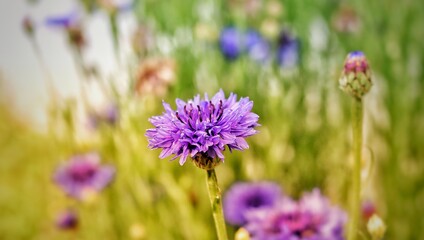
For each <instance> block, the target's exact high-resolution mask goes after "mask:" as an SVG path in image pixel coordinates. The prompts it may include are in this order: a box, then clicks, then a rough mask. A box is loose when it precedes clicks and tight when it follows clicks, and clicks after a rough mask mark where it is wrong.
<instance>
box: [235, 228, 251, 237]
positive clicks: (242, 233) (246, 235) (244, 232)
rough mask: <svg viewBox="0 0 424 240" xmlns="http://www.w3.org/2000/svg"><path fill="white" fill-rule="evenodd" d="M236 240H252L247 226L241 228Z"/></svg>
mask: <svg viewBox="0 0 424 240" xmlns="http://www.w3.org/2000/svg"><path fill="white" fill-rule="evenodd" d="M234 240H250V235H249V232H248V231H247V230H246V229H245V228H239V229H238V230H237V232H236V234H235V236H234Z"/></svg>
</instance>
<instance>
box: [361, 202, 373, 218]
mask: <svg viewBox="0 0 424 240" xmlns="http://www.w3.org/2000/svg"><path fill="white" fill-rule="evenodd" d="M375 213H376V209H375V205H374V203H373V202H372V201H370V200H367V201H364V202H363V203H362V217H363V218H364V219H365V220H367V221H368V220H369V219H370V218H371V216H373V215H374V214H375Z"/></svg>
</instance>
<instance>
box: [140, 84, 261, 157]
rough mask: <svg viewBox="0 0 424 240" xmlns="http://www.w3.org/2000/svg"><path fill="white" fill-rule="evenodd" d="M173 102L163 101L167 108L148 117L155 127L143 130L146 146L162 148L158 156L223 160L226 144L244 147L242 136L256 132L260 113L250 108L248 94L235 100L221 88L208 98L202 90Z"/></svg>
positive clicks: (235, 97)
mask: <svg viewBox="0 0 424 240" xmlns="http://www.w3.org/2000/svg"><path fill="white" fill-rule="evenodd" d="M176 104H177V110H176V111H174V110H172V109H171V106H170V105H169V104H168V103H166V102H163V106H164V108H165V110H166V112H165V113H164V114H163V115H161V116H155V117H152V118H150V119H149V121H150V122H151V123H152V124H153V126H154V127H155V128H153V129H148V130H147V132H146V136H147V138H148V140H149V147H150V148H151V149H156V148H162V152H161V154H160V155H159V157H160V158H165V157H167V156H169V155H171V154H174V157H173V159H175V158H177V157H180V161H179V162H180V164H181V165H183V164H184V163H185V162H186V159H187V157H189V156H190V157H192V158H196V157H202V158H208V159H215V157H218V158H219V159H220V160H223V159H224V155H223V154H222V151H224V150H225V146H227V147H228V148H229V150H230V151H231V149H237V150H243V149H247V148H248V147H249V145H248V144H247V142H246V140H245V139H244V138H245V137H248V136H251V135H254V134H256V133H257V131H256V130H255V129H254V128H255V127H256V126H258V123H257V121H258V119H259V116H258V115H256V114H255V113H252V112H251V110H252V107H253V102H252V101H250V100H249V98H247V97H245V98H241V99H240V100H239V101H237V95H236V94H233V93H231V94H230V96H229V97H228V98H225V94H224V91H222V90H220V91H219V92H218V93H217V94H215V96H214V97H212V99H210V100H209V98H208V95H207V94H205V97H204V99H200V95H197V96H196V97H194V99H193V100H191V99H190V100H188V101H187V102H184V101H183V100H181V99H177V100H176Z"/></svg>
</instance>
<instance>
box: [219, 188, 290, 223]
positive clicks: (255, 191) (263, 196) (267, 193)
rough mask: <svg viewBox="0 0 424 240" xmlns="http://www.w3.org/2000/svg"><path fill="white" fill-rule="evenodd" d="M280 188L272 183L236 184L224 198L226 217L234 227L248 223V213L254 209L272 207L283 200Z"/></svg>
mask: <svg viewBox="0 0 424 240" xmlns="http://www.w3.org/2000/svg"><path fill="white" fill-rule="evenodd" d="M281 196H282V194H281V190H280V187H279V186H278V185H277V184H275V183H271V182H258V183H236V184H234V185H233V186H232V187H231V188H230V189H229V190H228V191H227V193H226V195H225V197H224V213H225V214H224V215H225V218H226V220H227V222H229V223H231V224H233V225H239V226H241V225H243V224H245V223H246V216H245V215H246V213H247V212H249V211H251V210H253V209H260V208H264V207H272V206H274V205H275V203H277V201H278V200H279V199H280V198H281Z"/></svg>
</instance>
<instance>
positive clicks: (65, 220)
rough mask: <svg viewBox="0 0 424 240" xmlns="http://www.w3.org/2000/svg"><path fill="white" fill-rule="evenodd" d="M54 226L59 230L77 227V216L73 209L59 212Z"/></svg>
mask: <svg viewBox="0 0 424 240" xmlns="http://www.w3.org/2000/svg"><path fill="white" fill-rule="evenodd" d="M56 226H57V227H58V228H59V229H61V230H74V229H76V228H77V227H78V216H77V214H76V213H75V212H74V211H73V210H69V209H68V210H66V211H64V212H61V213H60V214H59V215H58V216H57V219H56Z"/></svg>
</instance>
